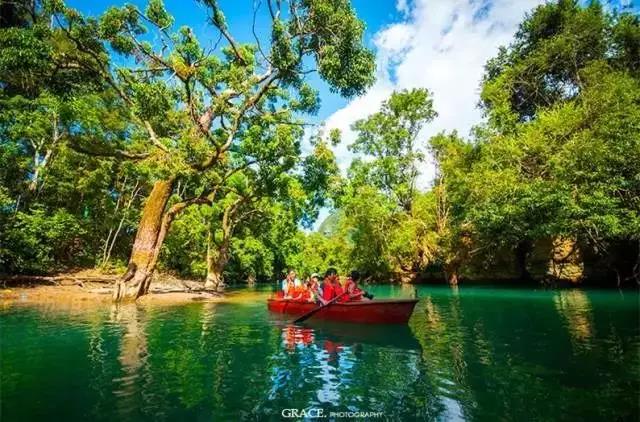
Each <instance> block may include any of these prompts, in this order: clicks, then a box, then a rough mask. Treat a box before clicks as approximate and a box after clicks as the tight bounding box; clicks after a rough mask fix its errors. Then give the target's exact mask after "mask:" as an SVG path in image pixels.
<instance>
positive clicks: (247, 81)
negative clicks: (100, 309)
mask: <svg viewBox="0 0 640 422" xmlns="http://www.w3.org/2000/svg"><path fill="white" fill-rule="evenodd" d="M202 3H203V4H204V5H205V6H206V7H207V10H208V11H209V13H210V15H209V22H210V24H211V25H212V26H213V27H214V28H215V29H216V30H217V31H219V33H220V37H221V39H223V40H224V42H225V46H224V47H220V48H217V49H215V50H214V51H211V50H210V49H208V48H206V47H204V46H202V45H201V44H200V42H199V41H198V40H197V38H196V36H195V34H194V33H193V31H192V30H191V29H190V28H188V27H184V26H183V27H180V28H178V29H177V30H176V29H175V26H174V22H173V18H172V17H171V16H170V15H169V14H168V13H167V11H166V9H165V8H164V6H163V4H162V2H161V1H159V0H152V1H150V2H149V4H148V6H147V8H146V9H145V10H144V11H141V10H139V9H138V8H137V7H135V6H132V5H127V6H124V7H121V8H117V7H112V8H110V9H109V10H107V12H105V13H104V15H102V16H101V17H100V18H99V19H95V18H87V17H83V16H82V15H81V14H80V13H78V12H77V11H75V10H73V9H70V8H68V7H65V6H64V5H63V4H62V3H61V2H54V3H53V4H52V5H51V6H52V7H53V8H54V12H55V15H54V19H55V22H56V24H57V25H58V27H59V28H61V29H62V31H63V32H64V35H65V36H66V38H67V39H68V40H69V42H71V43H72V44H73V46H74V47H75V48H76V49H77V50H78V51H79V52H81V53H82V57H81V59H79V60H78V61H77V63H76V64H77V65H78V66H80V67H81V68H83V69H87V71H90V72H93V73H94V74H97V75H99V76H100V78H101V79H102V80H103V81H104V82H105V83H106V84H107V85H108V86H110V87H111V88H112V89H113V91H114V92H115V93H116V94H117V95H118V97H119V99H120V101H121V102H122V104H123V106H126V107H127V109H128V111H129V114H128V116H127V118H128V122H129V131H130V133H131V136H129V137H128V138H127V139H128V145H127V147H128V148H127V153H128V154H135V157H136V158H141V159H143V160H144V161H145V162H147V163H153V164H154V167H155V169H154V170H155V171H154V177H155V180H156V181H155V182H154V184H153V189H152V190H151V192H149V193H148V196H147V200H146V203H145V206H144V208H143V210H142V215H141V219H140V223H139V225H138V231H137V235H136V239H135V241H134V244H133V249H132V252H131V257H130V271H129V272H128V274H127V276H126V277H124V278H123V279H122V281H121V282H120V283H119V285H118V288H117V289H116V292H115V295H114V297H115V299H116V300H120V299H124V298H135V297H138V296H140V295H143V294H145V293H146V292H147V291H148V288H149V284H150V281H151V275H152V273H153V271H154V269H155V266H156V263H157V260H158V256H159V252H160V248H161V246H162V243H163V241H164V238H165V236H166V233H167V231H168V230H169V227H170V225H171V222H172V221H173V219H174V218H175V217H176V216H177V215H178V214H179V213H180V212H181V211H182V210H184V209H185V208H187V207H189V206H191V205H194V204H211V203H212V201H213V200H214V199H215V192H216V190H217V188H218V186H220V185H222V184H224V183H225V181H226V179H227V178H229V177H230V176H231V175H232V174H234V173H236V172H238V171H240V170H241V169H243V168H247V167H249V166H251V165H252V164H254V163H256V162H258V161H264V162H266V163H279V164H282V163H280V162H281V161H282V162H284V163H288V164H290V165H293V164H294V163H295V161H296V157H297V156H298V155H299V152H298V147H297V145H298V140H299V138H300V136H301V131H300V124H301V121H300V119H299V117H297V116H298V115H299V114H300V113H308V112H313V111H314V110H316V108H317V104H318V100H317V93H316V91H315V90H314V89H313V88H312V87H311V86H310V85H309V84H308V83H306V82H305V80H306V78H307V75H308V74H309V73H310V72H313V71H317V73H318V74H319V75H320V77H321V78H322V79H324V80H325V81H326V82H328V83H329V85H330V86H331V87H332V89H333V90H335V91H337V92H339V93H341V94H342V95H345V96H352V95H356V94H359V93H361V92H363V90H364V89H365V88H366V87H367V86H368V85H369V84H370V83H371V82H372V80H373V67H374V65H373V56H372V54H371V53H370V52H369V51H368V50H367V49H365V48H364V47H363V46H362V42H361V39H362V32H363V25H362V23H361V22H360V21H359V20H358V19H357V17H356V16H355V14H354V11H353V9H352V8H351V6H350V5H349V3H348V2H347V1H346V0H316V1H300V0H298V1H293V0H292V1H290V2H271V1H269V2H267V6H268V7H266V8H263V9H262V10H259V11H257V13H258V12H262V13H265V14H267V16H268V17H269V18H270V21H271V31H270V32H271V45H270V46H269V47H268V48H265V46H262V45H261V44H260V42H258V40H256V43H255V44H241V43H238V42H237V41H236V40H235V38H234V37H233V36H232V34H231V33H230V30H229V26H228V25H227V23H226V19H225V16H224V14H223V12H222V10H221V8H220V7H219V5H218V4H217V2H216V1H212V0H207V1H202ZM265 9H266V10H265ZM145 25H146V26H147V27H148V28H150V29H151V30H152V31H153V32H154V33H155V34H157V36H158V39H159V40H160V42H159V43H157V45H152V44H150V43H149V42H147V41H146V39H147V36H146V35H145V34H146V33H147V30H148V28H147V27H145ZM110 51H114V52H116V53H119V54H122V55H124V56H125V57H127V58H129V59H128V60H124V61H119V63H123V64H122V65H120V66H117V65H116V64H114V62H113V61H112V60H111V54H110ZM134 59H135V60H134ZM314 64H315V66H313V65H314ZM179 182H181V183H183V186H188V188H187V189H184V190H183V192H181V193H182V194H183V195H182V196H181V197H176V196H173V197H172V194H173V193H174V190H175V187H176V185H177V183H179Z"/></svg>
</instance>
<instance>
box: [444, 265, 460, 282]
mask: <svg viewBox="0 0 640 422" xmlns="http://www.w3.org/2000/svg"><path fill="white" fill-rule="evenodd" d="M444 276H445V278H446V279H447V283H449V285H451V286H457V285H458V266H457V265H455V264H445V265H444Z"/></svg>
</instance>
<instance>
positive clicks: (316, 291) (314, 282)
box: [309, 273, 322, 302]
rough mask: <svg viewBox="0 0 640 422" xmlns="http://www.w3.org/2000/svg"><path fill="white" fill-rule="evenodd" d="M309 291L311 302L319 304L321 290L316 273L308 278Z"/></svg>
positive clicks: (318, 276)
mask: <svg viewBox="0 0 640 422" xmlns="http://www.w3.org/2000/svg"><path fill="white" fill-rule="evenodd" d="M309 290H310V292H311V297H312V299H313V301H314V302H320V298H321V297H322V288H321V287H320V275H318V273H313V274H311V277H309Z"/></svg>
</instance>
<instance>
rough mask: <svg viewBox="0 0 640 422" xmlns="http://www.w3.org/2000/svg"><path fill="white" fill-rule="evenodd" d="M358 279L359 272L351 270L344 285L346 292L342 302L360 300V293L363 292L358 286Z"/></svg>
mask: <svg viewBox="0 0 640 422" xmlns="http://www.w3.org/2000/svg"><path fill="white" fill-rule="evenodd" d="M358 280H360V273H359V272H357V271H351V273H350V274H349V277H347V282H346V283H345V285H344V289H345V291H346V292H347V294H346V295H345V296H344V297H343V300H342V302H347V301H358V300H362V294H363V293H364V292H363V291H362V290H360V288H359V287H358Z"/></svg>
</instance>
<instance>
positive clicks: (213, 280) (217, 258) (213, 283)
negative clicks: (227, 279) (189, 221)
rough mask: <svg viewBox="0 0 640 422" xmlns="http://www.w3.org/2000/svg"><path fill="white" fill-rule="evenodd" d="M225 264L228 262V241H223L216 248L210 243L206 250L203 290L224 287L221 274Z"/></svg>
mask: <svg viewBox="0 0 640 422" xmlns="http://www.w3.org/2000/svg"><path fill="white" fill-rule="evenodd" d="M227 262H229V239H223V241H222V245H220V247H218V248H215V246H214V245H213V244H212V243H211V242H210V243H209V246H208V248H207V280H206V281H205V283H204V287H205V289H208V290H220V289H222V287H224V277H223V275H222V273H223V271H224V267H225V266H226V265H227Z"/></svg>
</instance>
